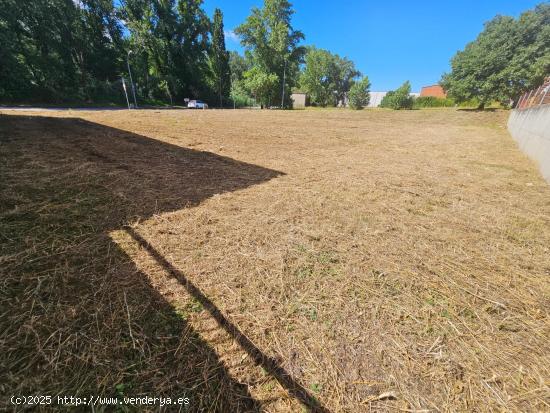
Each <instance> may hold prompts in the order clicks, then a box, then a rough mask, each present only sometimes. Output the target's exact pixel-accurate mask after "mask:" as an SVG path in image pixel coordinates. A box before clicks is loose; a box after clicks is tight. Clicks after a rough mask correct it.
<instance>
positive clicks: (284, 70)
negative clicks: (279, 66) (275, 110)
mask: <svg viewBox="0 0 550 413" xmlns="http://www.w3.org/2000/svg"><path fill="white" fill-rule="evenodd" d="M283 59H284V61H285V66H284V68H283V96H282V98H281V109H284V108H285V83H286V56H285V57H284V58H283Z"/></svg>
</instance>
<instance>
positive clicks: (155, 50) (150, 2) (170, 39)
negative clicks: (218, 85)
mask: <svg viewBox="0 0 550 413" xmlns="http://www.w3.org/2000/svg"><path fill="white" fill-rule="evenodd" d="M123 12H124V17H125V20H126V25H127V27H128V29H129V31H130V38H129V43H130V50H131V51H132V54H131V60H130V61H131V63H132V65H133V66H135V68H136V69H137V70H136V72H137V78H138V79H137V81H138V82H139V83H140V84H141V88H140V92H141V94H144V95H146V96H147V97H149V98H159V97H162V96H164V95H168V97H169V98H170V99H171V100H173V99H174V98H176V99H179V100H182V99H183V98H184V97H203V98H204V96H205V95H206V96H207V97H209V96H210V88H209V87H208V84H207V83H208V82H207V80H208V79H207V73H208V62H207V52H208V50H209V46H210V43H209V31H210V21H209V20H208V17H207V16H206V14H205V12H204V10H203V9H202V0H178V1H177V2H176V0H125V2H124V4H123Z"/></svg>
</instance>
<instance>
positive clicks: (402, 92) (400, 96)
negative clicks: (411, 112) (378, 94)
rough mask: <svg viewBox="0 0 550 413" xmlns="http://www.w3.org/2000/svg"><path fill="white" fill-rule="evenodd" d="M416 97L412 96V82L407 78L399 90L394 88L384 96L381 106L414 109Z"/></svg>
mask: <svg viewBox="0 0 550 413" xmlns="http://www.w3.org/2000/svg"><path fill="white" fill-rule="evenodd" d="M413 102H414V99H413V97H412V96H411V84H410V83H409V81H408V80H407V81H406V82H405V83H403V84H402V85H401V86H400V87H399V88H398V89H397V90H392V91H390V92H388V93H387V94H386V96H384V98H383V99H382V102H380V107H382V108H390V109H395V110H398V109H412V107H413Z"/></svg>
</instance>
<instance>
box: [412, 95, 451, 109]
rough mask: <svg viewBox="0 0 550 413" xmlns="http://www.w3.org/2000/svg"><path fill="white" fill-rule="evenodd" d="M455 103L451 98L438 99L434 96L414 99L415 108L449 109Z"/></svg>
mask: <svg viewBox="0 0 550 413" xmlns="http://www.w3.org/2000/svg"><path fill="white" fill-rule="evenodd" d="M454 105H455V101H454V100H453V99H451V98H436V97H434V96H420V97H417V98H416V99H414V103H413V108H415V109H420V108H448V107H453V106H454Z"/></svg>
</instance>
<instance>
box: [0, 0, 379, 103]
mask: <svg viewBox="0 0 550 413" xmlns="http://www.w3.org/2000/svg"><path fill="white" fill-rule="evenodd" d="M293 13H294V11H293V9H292V5H291V4H290V3H289V2H288V1H286V0H265V1H264V4H263V7H261V8H253V9H252V11H251V14H250V16H249V17H248V18H247V19H246V20H245V22H243V23H242V24H241V25H240V26H239V27H238V28H237V29H236V30H235V32H236V34H237V35H238V36H239V37H240V39H241V43H242V45H243V46H244V48H245V50H246V51H245V54H244V56H241V55H239V54H238V53H236V52H232V53H228V52H227V51H226V48H225V36H224V27H223V16H222V12H221V11H220V10H219V9H216V10H215V12H214V16H213V18H212V19H209V17H208V16H207V15H206V13H205V11H204V10H203V8H202V0H118V1H115V0H35V1H32V2H30V1H20V0H3V1H2V7H0V44H1V47H0V101H3V102H52V103H54V102H71V101H73V102H98V103H104V102H119V103H121V102H124V94H123V82H124V85H125V86H127V90H128V94H129V98H130V102H131V101H132V100H133V97H132V95H133V93H132V92H135V94H136V95H137V98H138V101H141V102H148V103H159V102H164V103H172V104H182V103H183V101H184V99H185V98H200V99H203V100H206V101H207V102H209V103H211V104H217V105H227V104H234V103H239V102H243V101H249V100H250V99H254V100H255V101H256V102H257V103H258V104H260V105H262V106H265V107H270V106H285V107H288V106H289V105H290V104H291V102H290V94H291V92H292V91H293V90H296V88H299V89H302V90H303V91H305V92H307V93H309V95H310V97H311V102H312V103H313V104H316V105H320V106H330V105H332V106H335V105H337V104H338V103H344V102H345V101H346V100H347V99H348V97H347V96H348V93H349V92H350V90H351V89H352V86H353V85H354V84H355V83H358V84H360V85H362V90H359V89H361V88H359V86H355V89H356V90H355V92H354V93H352V95H354V99H353V101H354V102H356V103H357V105H360V104H361V103H364V102H365V99H366V98H368V79H366V80H363V81H362V82H358V80H359V78H360V75H361V74H360V73H359V71H358V70H357V69H356V68H355V65H354V64H353V62H351V61H350V60H348V59H346V58H341V57H339V56H337V55H334V54H331V53H330V52H328V51H326V50H320V49H316V48H314V47H311V48H305V47H304V46H302V45H301V43H302V41H303V40H304V34H303V33H302V32H301V31H299V30H296V29H294V28H293V26H292V22H291V18H292V15H293ZM123 79H124V80H123ZM131 80H133V84H132V83H131ZM131 86H135V89H134V90H132V87H131ZM365 86H367V88H365ZM365 89H366V90H365ZM359 92H360V93H359ZM365 92H367V94H366V95H365Z"/></svg>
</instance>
